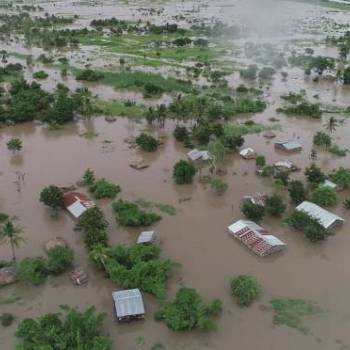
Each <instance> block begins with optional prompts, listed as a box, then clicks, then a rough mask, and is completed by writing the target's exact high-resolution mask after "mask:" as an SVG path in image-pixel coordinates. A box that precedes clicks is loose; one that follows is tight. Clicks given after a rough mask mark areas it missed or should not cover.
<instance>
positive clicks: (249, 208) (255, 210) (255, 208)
mask: <svg viewBox="0 0 350 350" xmlns="http://www.w3.org/2000/svg"><path fill="white" fill-rule="evenodd" d="M241 211H242V213H243V214H244V215H245V216H246V217H247V218H248V219H249V220H252V221H255V222H257V223H259V222H260V221H261V220H262V219H263V217H264V215H265V208H264V207H263V206H261V205H257V204H254V203H252V202H250V201H244V202H243V203H242V205H241Z"/></svg>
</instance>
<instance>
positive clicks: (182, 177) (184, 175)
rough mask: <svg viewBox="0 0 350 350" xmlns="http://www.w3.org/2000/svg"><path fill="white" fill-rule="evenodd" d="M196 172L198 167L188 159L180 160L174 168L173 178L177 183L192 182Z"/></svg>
mask: <svg viewBox="0 0 350 350" xmlns="http://www.w3.org/2000/svg"><path fill="white" fill-rule="evenodd" d="M195 173H196V168H195V167H194V166H193V164H192V163H190V162H188V161H186V160H179V161H178V162H177V163H176V164H175V165H174V169H173V178H174V180H175V183H176V184H177V185H184V184H190V183H192V180H193V176H194V175H195Z"/></svg>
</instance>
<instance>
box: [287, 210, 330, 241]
mask: <svg viewBox="0 0 350 350" xmlns="http://www.w3.org/2000/svg"><path fill="white" fill-rule="evenodd" d="M286 222H287V224H288V225H289V226H291V227H293V228H294V229H296V230H298V231H303V232H304V233H305V237H306V238H307V239H308V240H309V241H311V242H318V241H322V240H325V239H326V238H327V236H328V235H329V232H328V231H327V230H326V229H325V228H324V227H323V226H322V225H321V224H320V223H319V221H318V220H316V219H314V218H312V217H311V216H309V215H308V214H307V213H305V212H304V211H300V210H294V211H293V213H292V214H291V216H290V217H289V218H288V219H287V220H286Z"/></svg>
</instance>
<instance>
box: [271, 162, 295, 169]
mask: <svg viewBox="0 0 350 350" xmlns="http://www.w3.org/2000/svg"><path fill="white" fill-rule="evenodd" d="M273 166H274V167H275V168H276V169H277V170H278V171H297V170H298V168H297V167H296V166H295V165H294V163H293V162H291V161H290V160H280V161H278V162H276V163H275V164H274V165H273Z"/></svg>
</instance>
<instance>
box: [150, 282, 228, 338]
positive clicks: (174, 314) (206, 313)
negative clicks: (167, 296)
mask: <svg viewBox="0 0 350 350" xmlns="http://www.w3.org/2000/svg"><path fill="white" fill-rule="evenodd" d="M221 311H222V303H221V301H220V300H218V299H215V300H214V301H212V302H211V303H210V304H208V305H206V304H205V303H204V301H203V300H202V298H201V296H200V295H199V294H198V292H197V291H196V290H195V289H192V288H180V289H179V290H178V292H177V293H176V297H175V300H174V301H173V302H167V303H165V304H164V305H163V306H162V307H161V309H160V310H159V311H158V312H157V313H156V314H155V318H156V320H159V321H164V322H165V323H166V325H167V326H168V327H169V328H170V329H171V330H174V331H189V330H194V329H199V330H203V331H215V330H216V329H217V324H216V321H215V320H214V319H213V317H215V316H218V315H219V314H220V313H221Z"/></svg>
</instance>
